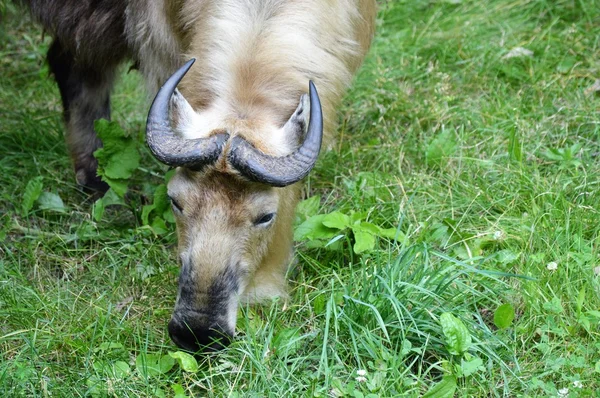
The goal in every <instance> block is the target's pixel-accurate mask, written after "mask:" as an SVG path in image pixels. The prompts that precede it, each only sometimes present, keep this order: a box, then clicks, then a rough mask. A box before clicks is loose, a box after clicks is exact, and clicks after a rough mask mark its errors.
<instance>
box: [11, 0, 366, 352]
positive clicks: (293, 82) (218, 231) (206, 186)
mask: <svg viewBox="0 0 600 398" xmlns="http://www.w3.org/2000/svg"><path fill="white" fill-rule="evenodd" d="M17 2H20V3H24V4H25V5H26V6H28V7H29V9H30V12H31V14H32V15H33V17H34V19H36V20H37V21H39V22H40V23H41V24H42V25H43V27H44V29H45V30H46V31H47V32H49V33H50V34H51V35H52V36H53V38H54V40H53V42H52V45H51V46H50V49H49V51H48V64H49V66H50V70H51V72H52V74H53V76H54V78H55V79H56V83H57V84H58V87H59V90H60V94H61V97H62V103H63V107H64V120H65V124H66V130H67V133H66V141H67V146H68V149H69V152H70V154H71V157H72V161H73V164H74V168H75V175H76V178H77V182H78V183H79V184H80V185H82V186H84V187H86V188H88V189H92V190H96V191H100V192H104V191H106V189H107V188H108V187H107V185H106V184H105V183H104V182H102V181H101V180H100V178H99V177H98V176H97V175H96V168H97V163H96V160H95V159H94V156H93V152H94V151H95V150H96V149H98V148H99V147H100V146H101V145H102V143H101V142H100V140H99V139H98V138H97V137H96V134H95V132H94V129H93V122H94V120H96V119H99V118H109V117H110V92H111V88H112V86H113V83H114V80H115V76H116V75H117V69H118V66H119V65H120V64H122V63H123V62H125V61H130V62H133V63H134V64H135V66H136V67H137V68H138V69H139V70H140V72H141V73H142V75H143V76H144V78H145V81H146V83H147V88H148V90H149V92H150V93H155V92H157V95H156V97H155V99H154V102H153V103H152V106H151V108H150V112H149V114H148V120H147V129H146V139H147V143H148V146H149V148H150V150H151V152H152V153H153V155H154V156H155V157H156V158H157V159H158V160H159V161H161V162H162V163H165V164H167V165H169V166H171V167H176V168H177V169H176V172H175V175H174V177H173V178H172V179H171V180H170V182H169V184H168V194H169V197H170V199H171V202H172V205H173V212H174V214H175V218H176V222H177V235H178V252H179V258H180V261H181V271H180V277H179V288H178V294H177V299H176V302H175V309H174V311H173V314H172V317H171V320H170V322H169V324H168V331H169V335H170V337H171V339H172V340H173V342H174V343H175V344H177V345H178V346H179V347H181V348H182V349H185V350H188V351H192V352H197V351H199V350H218V349H221V348H223V347H224V346H226V345H227V344H228V343H229V341H230V340H231V338H232V337H233V335H234V331H235V325H236V318H237V312H238V307H239V306H240V304H242V303H257V302H261V301H263V300H265V299H268V298H272V297H276V296H285V294H286V280H285V275H286V270H287V268H288V266H289V264H290V262H291V257H292V254H293V242H292V236H293V231H292V220H293V218H294V210H295V207H296V204H297V202H298V200H299V198H300V195H301V185H300V184H299V182H300V181H301V180H302V179H303V178H304V177H305V176H306V175H307V174H308V173H309V172H310V170H311V169H312V167H313V166H314V164H315V162H316V160H317V157H318V155H319V151H320V148H321V145H322V143H323V144H324V145H325V146H329V145H331V141H332V138H333V137H332V136H333V133H334V131H335V130H336V120H337V115H336V108H337V107H338V105H339V103H340V101H341V98H342V96H343V95H344V92H345V90H346V88H347V87H348V85H349V84H350V82H351V80H352V77H353V75H354V74H355V72H356V70H357V69H358V67H359V66H360V65H361V63H362V61H363V59H364V57H365V54H366V53H367V51H368V49H369V46H370V44H371V40H372V37H373V31H374V25H375V14H376V1H375V0H20V1H19V0H17ZM194 60H195V64H194ZM192 64H194V65H193V67H192ZM181 65H183V66H181ZM309 82H310V83H309ZM313 82H314V83H313ZM163 83H164V84H163ZM161 85H162V87H161ZM307 86H308V87H309V89H308V93H307ZM316 87H318V89H319V94H317V89H316Z"/></svg>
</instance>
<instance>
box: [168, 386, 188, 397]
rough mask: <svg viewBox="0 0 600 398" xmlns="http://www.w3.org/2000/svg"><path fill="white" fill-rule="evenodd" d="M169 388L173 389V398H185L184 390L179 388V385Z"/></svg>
mask: <svg viewBox="0 0 600 398" xmlns="http://www.w3.org/2000/svg"><path fill="white" fill-rule="evenodd" d="M171 388H172V389H173V393H174V394H175V395H174V396H173V398H187V395H185V390H184V389H183V387H182V386H181V384H171Z"/></svg>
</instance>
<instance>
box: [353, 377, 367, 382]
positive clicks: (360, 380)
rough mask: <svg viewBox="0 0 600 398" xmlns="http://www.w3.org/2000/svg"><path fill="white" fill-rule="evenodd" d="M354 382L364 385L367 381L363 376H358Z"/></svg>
mask: <svg viewBox="0 0 600 398" xmlns="http://www.w3.org/2000/svg"><path fill="white" fill-rule="evenodd" d="M354 380H356V381H358V382H359V383H364V382H365V381H367V378H366V377H363V376H358V377H356V378H355V379H354Z"/></svg>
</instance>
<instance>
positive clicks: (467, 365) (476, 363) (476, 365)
mask: <svg viewBox="0 0 600 398" xmlns="http://www.w3.org/2000/svg"><path fill="white" fill-rule="evenodd" d="M460 367H461V370H462V375H463V376H464V377H468V376H470V375H472V374H473V373H475V372H477V371H478V370H483V369H484V368H483V361H482V360H481V358H479V357H473V358H471V359H469V360H468V361H467V360H465V359H461V361H460Z"/></svg>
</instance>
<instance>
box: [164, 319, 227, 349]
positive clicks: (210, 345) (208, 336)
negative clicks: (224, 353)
mask: <svg viewBox="0 0 600 398" xmlns="http://www.w3.org/2000/svg"><path fill="white" fill-rule="evenodd" d="M168 329H169V336H170V337H171V340H173V342H174V343H175V344H176V345H177V346H178V347H179V348H181V349H184V350H186V351H189V352H192V353H196V352H199V351H202V352H214V351H219V350H222V349H223V348H225V347H227V346H228V345H229V344H230V343H231V340H232V339H233V331H228V330H225V329H223V328H222V327H220V326H219V324H210V323H207V322H202V321H197V320H192V319H189V318H186V317H182V316H178V315H173V317H172V318H171V321H170V322H169V326H168Z"/></svg>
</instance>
